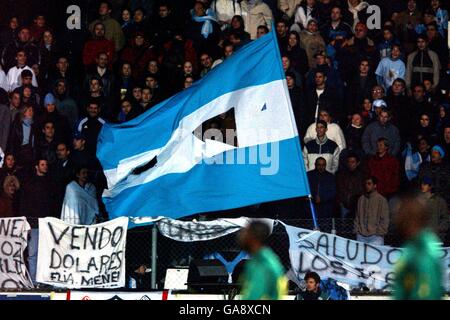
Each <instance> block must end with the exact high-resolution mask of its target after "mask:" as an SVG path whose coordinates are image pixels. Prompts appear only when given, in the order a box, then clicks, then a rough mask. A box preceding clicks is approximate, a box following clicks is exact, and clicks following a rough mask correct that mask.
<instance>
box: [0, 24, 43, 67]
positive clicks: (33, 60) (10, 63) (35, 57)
mask: <svg viewBox="0 0 450 320" xmlns="http://www.w3.org/2000/svg"><path fill="white" fill-rule="evenodd" d="M19 51H23V52H25V55H26V56H27V59H26V61H25V63H24V65H27V66H28V67H31V66H33V65H34V64H38V63H39V60H40V58H39V48H38V47H37V46H36V45H35V44H34V42H33V39H32V38H31V34H30V29H29V28H28V27H21V28H20V29H19V34H18V36H17V39H15V40H14V41H12V42H10V43H9V44H8V45H6V47H5V49H4V50H3V54H2V65H3V67H4V68H5V70H9V69H11V68H12V67H14V66H15V65H17V63H18V61H16V59H17V54H18V52H19Z"/></svg>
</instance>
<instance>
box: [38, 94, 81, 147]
mask: <svg viewBox="0 0 450 320" xmlns="http://www.w3.org/2000/svg"><path fill="white" fill-rule="evenodd" d="M47 122H51V123H53V125H54V130H55V140H56V141H58V142H64V143H66V144H68V143H70V142H71V141H72V128H73V126H71V125H70V123H69V120H68V119H67V117H66V116H65V115H64V114H62V113H61V112H60V111H59V110H58V109H57V101H56V98H55V96H54V95H53V94H52V93H48V94H47V95H46V96H45V99H44V110H43V112H42V114H41V115H39V117H38V120H37V124H38V128H39V130H41V129H43V128H44V126H45V123H47Z"/></svg>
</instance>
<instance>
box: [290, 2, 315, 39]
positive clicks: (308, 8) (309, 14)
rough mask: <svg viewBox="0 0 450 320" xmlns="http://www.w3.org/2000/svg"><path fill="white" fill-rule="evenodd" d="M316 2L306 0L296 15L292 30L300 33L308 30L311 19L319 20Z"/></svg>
mask: <svg viewBox="0 0 450 320" xmlns="http://www.w3.org/2000/svg"><path fill="white" fill-rule="evenodd" d="M315 13H316V0H306V2H303V3H302V4H301V5H300V6H299V7H298V8H297V12H296V13H295V20H294V21H295V23H296V24H297V26H296V25H295V24H294V25H293V26H292V28H291V30H295V31H297V32H299V33H300V31H302V30H304V29H306V27H307V26H308V22H309V20H311V19H313V18H314V19H317V17H316V14H315Z"/></svg>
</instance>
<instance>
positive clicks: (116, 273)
mask: <svg viewBox="0 0 450 320" xmlns="http://www.w3.org/2000/svg"><path fill="white" fill-rule="evenodd" d="M127 227H128V218H127V217H121V218H117V219H114V220H112V221H108V222H105V223H102V224H97V225H92V226H81V225H72V224H67V223H65V222H63V221H61V220H59V219H56V218H44V219H39V253H38V268H37V276H36V280H37V281H38V282H42V283H46V284H50V285H53V286H56V287H64V288H120V287H124V286H125V245H126V238H127Z"/></svg>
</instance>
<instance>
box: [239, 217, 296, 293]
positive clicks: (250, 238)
mask: <svg viewBox="0 0 450 320" xmlns="http://www.w3.org/2000/svg"><path fill="white" fill-rule="evenodd" d="M269 235H270V228H269V226H268V225H267V224H266V223H264V222H261V221H253V222H251V223H250V224H249V225H248V226H247V227H246V228H245V229H243V230H242V231H241V233H240V234H239V243H240V245H241V247H242V249H244V250H245V251H247V252H249V253H250V254H251V256H252V258H251V260H249V261H248V262H247V263H246V264H245V266H244V272H243V274H242V275H241V278H240V283H241V285H242V289H241V296H242V298H241V299H242V300H279V299H281V298H282V296H283V295H285V294H287V292H288V279H287V278H286V276H285V273H284V268H283V266H282V264H281V263H280V260H279V258H278V257H277V255H276V254H275V253H274V252H273V251H272V250H271V249H270V248H269V247H266V246H265V244H266V240H267V238H268V237H269Z"/></svg>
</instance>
